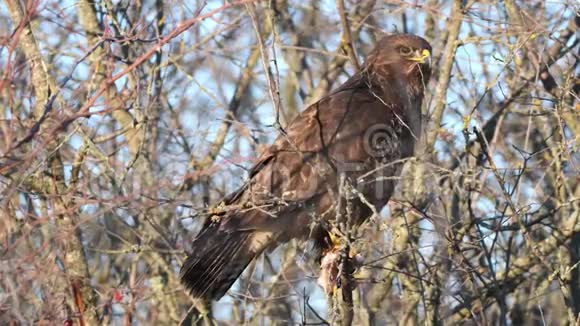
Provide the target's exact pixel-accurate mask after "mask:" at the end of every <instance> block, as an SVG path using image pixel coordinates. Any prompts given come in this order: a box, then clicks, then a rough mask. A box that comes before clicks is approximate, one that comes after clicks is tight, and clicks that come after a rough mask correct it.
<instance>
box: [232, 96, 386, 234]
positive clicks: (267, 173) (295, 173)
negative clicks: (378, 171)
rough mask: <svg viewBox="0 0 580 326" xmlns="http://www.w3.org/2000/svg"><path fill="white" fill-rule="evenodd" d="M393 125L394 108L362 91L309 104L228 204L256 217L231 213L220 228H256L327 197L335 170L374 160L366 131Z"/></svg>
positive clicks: (334, 179)
mask: <svg viewBox="0 0 580 326" xmlns="http://www.w3.org/2000/svg"><path fill="white" fill-rule="evenodd" d="M392 105H396V103H392ZM391 120H393V114H392V108H389V107H387V106H385V103H384V101H381V100H378V99H377V98H376V97H375V96H374V95H373V94H371V93H370V91H369V90H368V89H367V88H365V87H358V88H357V87H351V88H346V89H342V90H339V91H338V92H334V93H332V94H330V95H329V96H326V97H324V98H323V99H321V100H320V101H318V102H316V103H315V104H313V105H311V106H310V107H308V108H307V109H306V110H304V112H302V114H300V115H299V116H298V117H297V118H296V119H294V120H293V121H292V122H291V123H290V124H289V125H288V127H287V128H286V130H285V133H283V134H282V135H280V136H279V137H278V139H277V140H276V141H275V142H274V143H273V144H272V145H271V146H270V148H268V150H267V151H266V152H265V153H264V154H263V155H262V156H261V158H260V159H259V163H258V164H257V165H256V166H255V167H254V168H253V169H252V173H251V177H250V180H249V181H248V183H247V184H246V185H245V186H244V187H243V188H242V189H240V191H238V192H237V193H236V195H235V196H232V197H231V201H230V202H229V203H228V204H236V205H238V206H244V207H246V209H247V210H253V211H254V213H252V214H231V215H230V216H228V217H227V218H226V219H225V221H223V222H224V223H222V227H223V228H230V229H246V228H256V229H260V228H261V227H264V226H266V225H269V224H270V223H271V222H272V221H279V219H277V217H278V216H280V215H281V214H282V213H283V212H284V211H289V210H293V209H297V208H296V207H297V206H298V207H303V206H304V205H303V204H305V203H307V202H308V201H309V200H311V199H313V198H316V197H318V196H320V195H321V194H323V193H326V192H328V191H329V187H330V188H332V187H333V185H334V184H335V183H336V181H337V180H336V179H337V178H336V173H337V169H338V170H340V169H343V168H345V164H346V165H348V164H351V163H361V162H365V161H367V160H368V159H369V158H370V157H371V156H372V154H373V153H371V152H369V148H368V146H367V144H366V141H367V139H366V138H368V135H367V132H368V130H369V129H372V128H373V126H375V125H378V124H381V123H384V122H385V121H391ZM346 168H348V166H347V167H346ZM300 205H302V206H300ZM314 205H315V206H316V203H314Z"/></svg>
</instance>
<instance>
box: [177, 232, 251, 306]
mask: <svg viewBox="0 0 580 326" xmlns="http://www.w3.org/2000/svg"><path fill="white" fill-rule="evenodd" d="M251 240H252V232H251V231H234V232H226V231H220V230H219V229H218V227H214V226H209V227H208V228H206V229H205V230H203V231H202V233H200V234H199V235H198V237H197V238H196V239H195V240H194V242H193V245H192V252H191V254H190V255H189V256H188V257H187V259H186V260H185V262H184V263H183V266H182V267H181V282H182V283H183V284H184V286H185V287H186V288H187V289H188V290H189V292H190V293H191V295H192V296H194V297H196V298H203V299H208V300H218V299H220V298H221V297H222V296H223V295H224V294H225V293H226V292H227V291H228V289H229V288H230V287H231V286H232V285H233V284H234V282H235V281H236V279H237V278H238V277H239V276H240V274H242V272H243V271H244V269H245V268H246V266H248V264H250V262H251V261H252V259H254V257H255V256H256V255H257V254H259V253H256V252H254V251H253V250H250V249H251V248H250V246H251Z"/></svg>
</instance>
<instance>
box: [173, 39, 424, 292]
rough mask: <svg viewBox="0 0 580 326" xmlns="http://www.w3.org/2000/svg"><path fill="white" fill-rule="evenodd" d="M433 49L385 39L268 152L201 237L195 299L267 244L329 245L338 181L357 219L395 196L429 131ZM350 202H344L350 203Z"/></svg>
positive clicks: (193, 279) (192, 259) (187, 271)
mask: <svg viewBox="0 0 580 326" xmlns="http://www.w3.org/2000/svg"><path fill="white" fill-rule="evenodd" d="M430 54H431V46H430V45H429V43H427V41H425V40H424V39H422V38H420V37H417V36H414V35H408V34H397V35H391V36H386V37H384V38H382V39H381V40H380V41H379V42H378V44H377V45H376V47H375V49H374V50H373V51H372V52H371V53H370V54H369V55H368V58H367V60H366V62H365V64H364V65H363V68H362V70H361V71H360V72H358V73H357V74H355V75H354V76H352V77H351V78H350V79H348V80H347V81H346V82H345V83H344V84H343V85H341V86H340V87H339V88H338V89H336V90H334V91H333V92H331V93H330V94H328V95H327V96H325V97H323V98H322V99H320V100H319V101H318V102H316V103H314V104H313V105H311V106H309V107H308V108H307V109H306V110H304V112H302V114H300V115H299V116H298V117H296V119H294V121H292V122H291V123H290V124H289V125H288V127H287V128H286V130H285V131H286V133H285V134H282V135H280V136H279V137H278V139H277V140H276V141H275V142H274V143H273V144H272V145H271V146H270V148H268V150H266V152H265V153H263V155H261V157H260V159H259V160H258V163H257V164H256V165H255V166H254V168H253V169H252V171H251V173H250V179H249V181H248V182H247V183H246V185H244V186H243V187H242V188H241V189H239V190H238V191H236V192H235V193H233V194H231V195H230V196H228V197H227V198H225V199H224V200H223V202H222V203H221V204H220V206H225V207H231V208H232V209H231V210H224V212H222V213H219V214H216V215H214V216H211V217H210V218H208V219H207V221H206V222H205V224H204V226H203V229H202V231H201V232H200V233H199V235H198V236H197V238H196V239H195V240H194V242H193V245H192V252H191V254H190V256H189V257H188V258H187V260H186V261H185V263H184V264H183V267H182V269H181V279H182V282H183V284H184V285H185V287H186V288H187V289H188V290H189V291H190V292H191V294H192V295H193V296H194V297H198V298H205V299H219V298H221V297H222V296H223V295H224V294H225V293H226V292H227V290H228V289H229V288H230V287H231V286H232V284H233V283H234V282H235V280H236V279H237V278H238V276H239V275H240V274H241V273H242V272H243V270H244V269H245V267H246V266H247V265H248V264H249V263H250V262H251V261H252V259H254V258H255V257H256V256H258V255H260V254H261V253H262V252H263V251H264V250H265V249H266V248H268V247H275V246H276V245H277V244H279V243H283V242H286V241H288V240H290V239H293V238H302V239H312V240H314V241H315V242H316V243H318V244H319V246H321V247H323V249H328V248H324V247H328V246H329V245H330V244H329V240H328V239H329V237H328V232H329V230H330V228H331V225H332V224H333V222H334V220H335V219H336V216H343V215H344V214H342V212H341V211H340V210H338V209H337V207H338V205H337V203H338V202H339V200H338V199H339V196H340V195H339V182H340V181H339V180H340V179H341V178H340V176H341V175H342V176H344V177H343V178H342V180H346V181H345V182H346V183H348V184H350V185H351V186H352V187H353V188H356V189H357V191H355V195H351V196H350V198H349V201H350V202H351V205H350V206H351V207H352V210H351V211H350V216H352V217H353V218H354V221H352V222H353V223H361V222H363V221H364V220H365V219H366V218H368V217H370V216H371V215H372V213H371V212H372V210H371V209H370V208H369V206H368V204H366V203H364V201H362V200H360V196H364V198H365V199H366V200H365V201H366V202H368V203H370V204H372V205H374V206H375V207H376V208H377V210H380V209H381V208H382V207H383V206H384V205H385V204H386V203H387V201H388V200H389V198H390V196H391V194H392V192H393V189H394V186H395V182H394V179H396V178H393V177H396V176H398V175H399V173H400V170H401V167H402V164H403V162H402V160H403V159H405V158H407V157H409V156H411V155H413V152H414V145H415V142H416V141H417V139H418V138H419V136H420V134H421V102H422V100H423V90H424V87H425V84H426V83H427V81H428V79H429V74H430V67H429V62H426V60H428V59H430V58H429V56H430ZM341 207H344V205H341Z"/></svg>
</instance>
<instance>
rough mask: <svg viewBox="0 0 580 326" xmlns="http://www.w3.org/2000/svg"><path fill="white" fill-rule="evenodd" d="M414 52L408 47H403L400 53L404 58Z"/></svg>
mask: <svg viewBox="0 0 580 326" xmlns="http://www.w3.org/2000/svg"><path fill="white" fill-rule="evenodd" d="M412 52H413V50H412V49H411V48H410V47H407V46H402V47H400V48H399V53H400V54H401V55H403V56H408V55H411V53H412Z"/></svg>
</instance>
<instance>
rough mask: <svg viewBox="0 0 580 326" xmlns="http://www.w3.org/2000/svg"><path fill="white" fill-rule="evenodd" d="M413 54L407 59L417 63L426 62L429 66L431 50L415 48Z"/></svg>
mask: <svg viewBox="0 0 580 326" xmlns="http://www.w3.org/2000/svg"><path fill="white" fill-rule="evenodd" d="M419 51H420V52H419ZM413 54H414V55H413V56H412V57H410V58H409V60H411V61H415V62H419V63H427V64H428V65H429V66H431V52H430V51H429V50H427V49H423V50H416V51H415V53H413Z"/></svg>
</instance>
